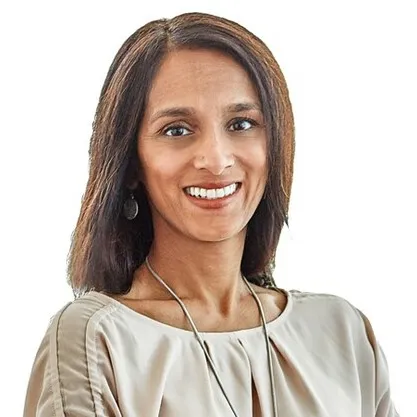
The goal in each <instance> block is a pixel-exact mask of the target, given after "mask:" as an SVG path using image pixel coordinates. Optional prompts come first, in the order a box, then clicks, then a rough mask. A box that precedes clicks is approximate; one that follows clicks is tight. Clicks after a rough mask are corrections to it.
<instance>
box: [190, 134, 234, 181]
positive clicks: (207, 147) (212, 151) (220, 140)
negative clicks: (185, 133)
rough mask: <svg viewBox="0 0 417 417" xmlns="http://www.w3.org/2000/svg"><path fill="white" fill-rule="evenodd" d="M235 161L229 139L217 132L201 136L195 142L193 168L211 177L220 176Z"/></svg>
mask: <svg viewBox="0 0 417 417" xmlns="http://www.w3.org/2000/svg"><path fill="white" fill-rule="evenodd" d="M234 163H235V159H234V156H233V152H232V147H231V146H230V144H229V139H228V138H225V137H224V136H223V135H222V134H221V133H219V132H217V133H216V132H212V133H210V134H207V135H204V136H202V137H201V138H200V139H199V140H198V141H197V147H196V153H195V158H194V166H195V168H196V169H199V170H200V169H206V170H207V171H209V172H210V173H212V174H213V175H221V174H222V173H223V172H224V171H225V169H227V168H230V167H232V166H233V165H234Z"/></svg>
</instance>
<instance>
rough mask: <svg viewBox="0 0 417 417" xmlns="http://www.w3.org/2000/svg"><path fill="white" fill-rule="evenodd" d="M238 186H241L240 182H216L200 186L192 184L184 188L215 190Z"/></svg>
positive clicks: (203, 183)
mask: <svg viewBox="0 0 417 417" xmlns="http://www.w3.org/2000/svg"><path fill="white" fill-rule="evenodd" d="M232 184H237V185H238V187H239V186H240V184H241V182H240V181H216V182H200V183H199V184H191V185H187V186H186V187H184V188H188V187H198V188H206V189H208V188H209V189H213V188H224V187H227V186H228V185H232Z"/></svg>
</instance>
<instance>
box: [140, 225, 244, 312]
mask: <svg viewBox="0 0 417 417" xmlns="http://www.w3.org/2000/svg"><path fill="white" fill-rule="evenodd" d="M245 234H246V232H245V230H244V231H242V232H241V233H240V234H239V235H237V236H234V237H233V238H231V239H227V240H224V241H221V242H201V241H196V240H191V239H189V238H187V237H185V236H183V235H181V236H178V235H174V233H172V234H168V235H167V234H166V233H164V236H163V237H161V238H159V237H158V236H157V234H155V237H154V242H153V244H152V247H151V250H150V253H149V256H148V260H149V264H150V266H151V267H152V269H153V270H154V271H155V272H156V273H157V274H158V275H159V276H160V278H162V280H163V281H164V282H165V283H166V284H167V285H168V286H169V287H170V288H171V289H172V290H173V291H174V292H175V294H176V295H177V296H178V297H179V298H180V299H182V300H190V301H195V302H198V304H199V305H200V306H202V307H208V308H210V309H215V311H219V312H221V313H222V314H225V315H227V314H230V313H231V312H232V311H233V310H234V309H235V308H236V307H237V306H238V303H239V301H240V299H241V298H242V296H244V295H247V293H248V289H247V287H246V285H245V283H244V282H243V279H242V276H241V261H242V255H243V248H244V242H245ZM138 271H139V274H138V278H139V280H146V281H147V282H148V285H147V287H148V288H150V287H153V288H156V287H162V286H161V284H160V283H159V282H157V280H156V279H155V278H154V277H153V276H152V274H151V272H150V271H149V270H148V269H147V267H146V266H145V265H142V266H141V267H140V268H139V270H138ZM151 282H152V283H151ZM159 290H160V288H159ZM163 291H166V289H163Z"/></svg>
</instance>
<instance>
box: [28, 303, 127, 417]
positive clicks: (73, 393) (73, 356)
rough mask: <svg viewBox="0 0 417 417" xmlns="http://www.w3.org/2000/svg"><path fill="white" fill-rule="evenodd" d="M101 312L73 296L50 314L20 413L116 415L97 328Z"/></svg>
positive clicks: (107, 359)
mask: <svg viewBox="0 0 417 417" xmlns="http://www.w3.org/2000/svg"><path fill="white" fill-rule="evenodd" d="M106 314H108V313H107V312H106V310H105V309H97V306H94V305H88V304H85V303H83V302H82V301H80V300H77V301H75V302H73V303H71V304H69V305H68V306H66V307H65V308H64V309H63V310H61V311H60V312H59V313H58V314H57V315H56V316H55V317H54V318H53V320H52V321H51V324H50V325H49V328H48V330H47V332H46V334H45V336H44V338H43V340H42V343H41V345H40V348H39V350H38V352H37V355H36V357H35V361H34V364H33V368H32V372H31V375H30V378H29V384H28V388H27V393H26V401H25V407H24V417H70V416H76V417H104V416H105V417H121V413H120V410H119V408H118V405H117V397H116V388H115V380H114V375H113V371H112V365H111V360H110V357H109V354H108V350H107V349H106V339H105V335H104V334H103V332H100V322H101V320H102V319H103V317H105V315H106Z"/></svg>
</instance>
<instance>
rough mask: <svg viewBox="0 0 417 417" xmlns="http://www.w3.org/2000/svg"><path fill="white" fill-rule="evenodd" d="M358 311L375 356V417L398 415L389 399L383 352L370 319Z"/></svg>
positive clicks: (389, 393) (387, 375)
mask: <svg viewBox="0 0 417 417" xmlns="http://www.w3.org/2000/svg"><path fill="white" fill-rule="evenodd" d="M358 312H359V313H360V315H361V316H362V319H363V322H364V324H365V329H366V333H367V336H368V340H369V342H370V344H371V346H372V349H373V351H374V356H375V410H376V412H375V417H399V414H398V412H397V410H396V409H395V406H394V403H393V401H392V399H391V389H390V382H389V369H388V363H387V360H386V357H385V354H384V352H383V350H382V348H381V346H380V344H379V343H378V341H377V339H376V337H375V333H374V331H373V328H372V325H371V323H370V321H369V320H368V318H367V317H366V316H365V314H363V313H362V311H360V310H358Z"/></svg>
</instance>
